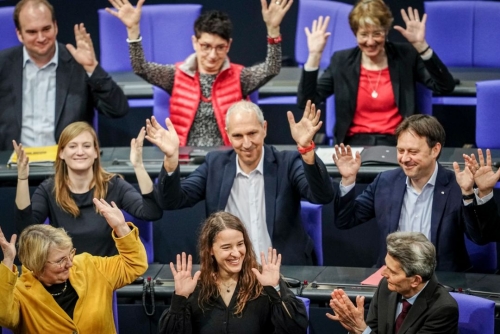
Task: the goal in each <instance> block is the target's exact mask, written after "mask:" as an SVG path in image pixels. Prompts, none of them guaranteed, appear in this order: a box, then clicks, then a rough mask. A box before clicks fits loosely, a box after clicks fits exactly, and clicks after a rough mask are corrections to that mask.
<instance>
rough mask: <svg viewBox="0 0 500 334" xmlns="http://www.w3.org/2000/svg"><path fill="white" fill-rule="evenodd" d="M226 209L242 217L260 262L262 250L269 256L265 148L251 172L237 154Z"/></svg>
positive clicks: (269, 240) (269, 238) (270, 244)
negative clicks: (242, 165)
mask: <svg viewBox="0 0 500 334" xmlns="http://www.w3.org/2000/svg"><path fill="white" fill-rule="evenodd" d="M225 211H227V212H229V213H232V214H233V215H235V216H237V217H238V218H240V220H241V221H242V222H243V224H244V225H245V227H246V229H247V231H248V234H249V236H250V240H251V241H252V244H253V249H254V251H255V255H256V256H257V260H258V261H259V263H260V252H261V251H262V252H264V254H265V255H266V258H267V250H268V248H269V247H271V246H272V243H271V237H270V236H269V232H268V231H267V224H266V198H265V191H264V150H262V156H261V159H260V161H259V164H258V165H257V168H255V169H254V170H253V171H251V172H250V173H249V174H246V173H245V172H243V170H242V169H241V168H240V165H239V163H238V156H236V175H235V178H234V182H233V186H232V188H231V193H230V195H229V198H228V201H227V204H226V208H225Z"/></svg>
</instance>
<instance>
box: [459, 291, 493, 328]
mask: <svg viewBox="0 0 500 334" xmlns="http://www.w3.org/2000/svg"><path fill="white" fill-rule="evenodd" d="M450 294H451V296H452V297H453V298H455V300H456V301H457V303H458V329H459V331H460V334H493V333H494V331H495V302H494V301H492V300H488V299H485V298H481V297H476V296H471V295H466V294H462V293H455V292H451V293H450Z"/></svg>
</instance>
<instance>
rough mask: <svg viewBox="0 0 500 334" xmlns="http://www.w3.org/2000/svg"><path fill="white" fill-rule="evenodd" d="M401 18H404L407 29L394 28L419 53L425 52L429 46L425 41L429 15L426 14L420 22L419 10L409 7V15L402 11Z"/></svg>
mask: <svg viewBox="0 0 500 334" xmlns="http://www.w3.org/2000/svg"><path fill="white" fill-rule="evenodd" d="M401 16H402V17H403V21H405V24H406V28H403V27H401V26H394V29H396V30H397V31H399V32H400V33H401V34H402V35H403V36H404V38H406V39H407V40H408V42H410V43H411V44H412V45H413V46H414V47H415V48H416V49H417V51H418V52H422V51H424V50H425V48H427V46H428V44H427V42H426V41H425V22H426V21H427V14H424V15H423V16H422V20H420V15H419V13H418V10H417V9H412V8H411V7H408V13H406V12H405V10H404V9H401Z"/></svg>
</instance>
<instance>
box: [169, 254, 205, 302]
mask: <svg viewBox="0 0 500 334" xmlns="http://www.w3.org/2000/svg"><path fill="white" fill-rule="evenodd" d="M176 267H177V269H176ZM170 270H171V271H172V275H173V276H174V284H175V294H176V295H178V296H184V297H186V298H188V297H189V295H191V294H192V293H193V291H194V289H195V288H196V284H198V279H199V278H200V275H201V271H199V270H198V271H197V272H196V273H194V276H191V271H192V270H193V257H192V256H191V255H189V256H188V257H187V261H186V253H184V252H182V256H181V255H180V254H177V265H176V266H174V264H173V263H172V262H170Z"/></svg>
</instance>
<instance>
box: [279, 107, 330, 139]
mask: <svg viewBox="0 0 500 334" xmlns="http://www.w3.org/2000/svg"><path fill="white" fill-rule="evenodd" d="M320 116H321V110H317V111H316V106H315V105H314V103H311V101H310V100H309V101H307V104H306V107H305V109H304V113H303V115H302V118H301V119H300V121H299V122H298V123H295V119H294V117H293V114H292V112H291V111H288V112H287V117H288V124H289V125H290V132H291V133H292V138H293V140H295V142H296V143H297V145H299V146H301V147H308V146H310V145H311V142H312V140H313V138H314V135H315V134H316V132H318V130H319V129H320V128H321V125H323V122H322V121H320Z"/></svg>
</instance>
